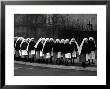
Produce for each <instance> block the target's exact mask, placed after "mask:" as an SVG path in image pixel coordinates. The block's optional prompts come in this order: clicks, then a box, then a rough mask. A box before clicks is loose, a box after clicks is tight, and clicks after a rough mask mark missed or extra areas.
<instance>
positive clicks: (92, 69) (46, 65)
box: [14, 61, 97, 71]
mask: <svg viewBox="0 0 110 89" xmlns="http://www.w3.org/2000/svg"><path fill="white" fill-rule="evenodd" d="M14 63H17V64H25V65H31V66H39V67H48V68H58V69H74V70H86V71H97V67H86V68H83V67H79V66H64V65H52V64H39V63H29V62H21V61H14Z"/></svg>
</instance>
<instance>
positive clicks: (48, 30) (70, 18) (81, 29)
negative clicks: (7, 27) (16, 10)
mask: <svg viewBox="0 0 110 89" xmlns="http://www.w3.org/2000/svg"><path fill="white" fill-rule="evenodd" d="M14 36H22V37H24V38H27V37H34V38H35V40H38V39H39V38H40V37H45V38H47V37H48V38H51V37H52V38H54V39H56V38H59V39H62V38H64V39H66V38H68V39H71V38H73V37H74V38H75V39H76V41H77V42H78V44H81V42H82V40H83V38H84V37H90V36H92V37H94V38H95V41H97V14H15V15H14Z"/></svg>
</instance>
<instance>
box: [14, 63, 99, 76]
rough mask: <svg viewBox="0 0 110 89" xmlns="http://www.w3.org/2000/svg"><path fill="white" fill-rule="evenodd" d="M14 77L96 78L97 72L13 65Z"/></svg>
mask: <svg viewBox="0 0 110 89" xmlns="http://www.w3.org/2000/svg"><path fill="white" fill-rule="evenodd" d="M14 75H15V76H97V71H85V70H74V69H58V68H47V67H40V66H31V65H25V64H17V63H15V64H14Z"/></svg>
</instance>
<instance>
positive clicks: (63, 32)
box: [14, 26, 97, 45]
mask: <svg viewBox="0 0 110 89" xmlns="http://www.w3.org/2000/svg"><path fill="white" fill-rule="evenodd" d="M14 29H15V34H14V35H15V36H22V37H24V38H27V37H34V38H35V39H36V40H38V39H39V38H40V37H45V38H47V37H48V38H51V37H52V38H54V39H56V38H59V39H62V38H64V39H67V38H68V39H71V38H73V37H74V38H75V39H76V41H77V42H78V44H79V45H80V44H81V42H82V40H83V38H85V37H90V36H92V37H94V38H95V41H96V42H97V31H81V30H75V28H73V29H71V28H65V27H57V28H56V27H53V26H39V27H30V26H15V28H14Z"/></svg>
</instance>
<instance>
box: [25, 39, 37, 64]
mask: <svg viewBox="0 0 110 89" xmlns="http://www.w3.org/2000/svg"><path fill="white" fill-rule="evenodd" d="M27 42H28V40H27ZM35 44H36V43H35V41H34V38H31V39H30V41H29V46H28V54H29V59H28V61H30V62H34V58H35V47H34V46H35Z"/></svg>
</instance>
